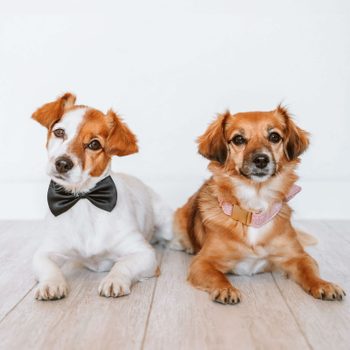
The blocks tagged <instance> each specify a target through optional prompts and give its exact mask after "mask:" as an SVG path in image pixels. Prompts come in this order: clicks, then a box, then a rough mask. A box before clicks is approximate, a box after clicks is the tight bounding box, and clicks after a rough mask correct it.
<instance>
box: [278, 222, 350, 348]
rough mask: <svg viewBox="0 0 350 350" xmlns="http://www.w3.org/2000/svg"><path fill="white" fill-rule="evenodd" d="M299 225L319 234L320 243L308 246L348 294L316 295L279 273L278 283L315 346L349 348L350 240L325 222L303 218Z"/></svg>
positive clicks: (327, 275) (329, 277)
mask: <svg viewBox="0 0 350 350" xmlns="http://www.w3.org/2000/svg"><path fill="white" fill-rule="evenodd" d="M296 226H297V227H300V228H301V229H303V230H305V231H307V232H309V233H311V234H313V235H315V236H316V237H317V239H318V241H319V242H318V245H316V246H315V247H310V248H308V249H307V250H308V251H309V252H310V254H311V255H312V256H313V257H314V258H315V259H316V260H317V262H318V263H319V266H320V270H321V276H322V277H323V278H324V279H326V280H329V281H332V282H334V283H337V284H339V285H340V286H342V287H343V288H344V289H345V291H347V292H348V297H347V298H345V300H344V301H342V302H333V301H323V300H316V299H313V298H312V297H311V296H309V295H308V294H306V293H305V292H304V291H303V290H302V289H301V288H300V287H299V286H298V285H296V284H295V283H294V282H293V281H291V280H288V279H286V278H283V277H282V276H281V275H279V274H277V273H275V274H274V277H275V279H276V283H277V285H278V287H279V288H280V290H281V293H282V295H283V297H284V298H285V301H286V303H287V304H288V306H289V308H290V309H291V310H292V313H293V314H294V317H295V318H296V320H297V322H298V324H299V325H300V327H301V328H302V330H303V332H304V334H305V336H306V338H307V339H308V342H309V343H310V344H311V346H312V347H313V348H315V349H327V350H329V349H332V348H336V349H338V350H340V349H344V350H345V349H349V345H350V327H349V324H350V301H349V294H350V293H349V292H350V276H349V266H350V244H349V243H348V242H346V241H345V240H343V239H342V237H341V236H340V235H337V234H335V232H334V231H333V230H331V229H330V228H329V227H327V226H326V225H324V224H323V223H322V222H316V221H315V222H300V223H297V225H296Z"/></svg>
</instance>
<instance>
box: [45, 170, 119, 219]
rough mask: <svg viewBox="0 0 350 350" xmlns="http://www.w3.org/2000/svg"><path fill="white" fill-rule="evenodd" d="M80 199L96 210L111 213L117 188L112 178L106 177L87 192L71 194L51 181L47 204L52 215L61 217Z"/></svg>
mask: <svg viewBox="0 0 350 350" xmlns="http://www.w3.org/2000/svg"><path fill="white" fill-rule="evenodd" d="M82 198H86V199H88V200H89V201H90V202H91V203H92V204H93V205H95V206H96V207H97V208H100V209H103V210H106V211H112V209H113V208H114V207H115V205H116V204H117V188H116V187H115V184H114V182H113V180H112V178H111V177H110V176H107V177H106V178H104V179H103V180H101V181H100V182H98V183H97V184H96V185H95V187H94V188H92V189H91V190H90V191H89V192H86V193H78V194H73V193H70V192H67V191H66V190H65V189H64V188H63V187H62V186H60V185H59V184H57V183H56V182H54V181H52V180H51V182H50V186H49V189H48V191H47V202H48V204H49V208H50V210H51V212H52V214H53V215H55V216H58V215H61V214H62V213H64V212H65V211H67V210H69V209H70V208H72V207H73V205H75V204H76V203H77V202H78V201H79V200H80V199H82Z"/></svg>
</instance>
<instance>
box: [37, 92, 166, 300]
mask: <svg viewBox="0 0 350 350" xmlns="http://www.w3.org/2000/svg"><path fill="white" fill-rule="evenodd" d="M33 118H34V119H35V120H36V121H38V122H39V123H40V124H42V125H43V126H45V127H46V128H47V129H48V137H47V144H46V147H47V152H48V174H49V176H50V177H51V179H52V181H51V183H50V186H49V190H48V204H49V208H50V212H49V214H48V215H47V217H46V237H45V241H44V242H43V244H42V245H41V246H40V248H39V249H38V250H37V252H36V253H35V255H34V258H33V267H34V272H35V274H36V277H37V279H38V281H39V284H38V287H37V289H36V292H35V297H36V298H37V299H39V300H51V299H60V298H63V297H65V296H66V295H67V293H68V285H67V282H66V279H65V277H64V275H63V273H62V271H61V269H60V265H61V264H62V263H63V262H64V261H65V260H67V259H71V260H78V261H80V262H82V263H83V264H84V265H85V266H86V267H87V268H89V269H91V270H93V271H110V272H109V273H108V275H107V276H106V277H105V278H104V279H103V280H102V282H101V284H100V286H99V287H98V292H99V294H100V295H101V296H105V297H119V296H122V295H126V294H129V293H130V287H131V285H132V283H134V282H136V281H139V280H142V279H145V278H148V277H152V276H155V275H156V274H157V273H158V272H159V271H158V266H157V260H156V256H155V251H154V250H153V248H152V246H151V245H150V243H149V242H150V241H151V240H170V239H171V238H172V213H171V210H170V209H169V208H168V206H167V205H165V204H164V202H163V201H162V200H161V199H160V198H159V197H158V195H156V194H155V193H154V192H153V191H152V190H151V189H150V188H149V187H147V186H146V185H144V184H143V183H142V182H141V181H139V180H138V179H136V178H134V177H132V176H128V175H123V174H115V173H113V172H112V171H111V167H110V163H111V157H112V156H126V155H129V154H133V153H136V152H137V151H138V147H137V141H136V137H135V135H134V134H133V133H132V132H131V131H130V130H129V128H128V127H127V126H126V124H124V123H123V122H122V121H121V120H120V118H119V117H118V116H117V115H116V114H115V113H114V112H113V111H112V110H110V111H109V112H108V113H107V114H106V115H105V114H103V113H102V112H100V111H98V110H96V109H94V108H90V107H87V106H83V105H76V104H75V96H74V95H72V94H70V93H66V94H65V95H63V96H62V97H60V98H58V99H57V100H56V101H54V102H49V103H46V104H45V105H43V106H42V107H41V108H39V109H38V110H37V111H36V112H35V113H34V114H33Z"/></svg>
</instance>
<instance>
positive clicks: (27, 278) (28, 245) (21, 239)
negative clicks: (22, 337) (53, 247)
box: [0, 221, 42, 321]
mask: <svg viewBox="0 0 350 350" xmlns="http://www.w3.org/2000/svg"><path fill="white" fill-rule="evenodd" d="M40 225H41V223H40V222H36V221H19V222H9V221H8V222H1V224H0V227H1V230H0V232H1V233H0V246H1V249H0V266H1V269H0V300H1V303H0V321H1V319H3V318H4V317H5V315H6V314H7V313H8V312H9V311H10V310H11V309H12V308H13V307H15V305H16V304H17V303H18V302H19V301H20V300H21V299H22V298H23V297H24V296H25V295H26V294H27V293H28V292H29V291H30V290H31V289H32V288H33V286H34V285H35V280H34V276H33V274H32V271H31V266H32V264H31V261H32V256H33V253H34V251H35V249H36V248H37V246H38V245H39V243H40V237H41V235H42V232H41V230H40Z"/></svg>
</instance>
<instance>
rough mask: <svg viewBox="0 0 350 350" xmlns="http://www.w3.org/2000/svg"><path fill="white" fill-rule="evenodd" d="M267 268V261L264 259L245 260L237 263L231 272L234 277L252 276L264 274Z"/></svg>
mask: <svg viewBox="0 0 350 350" xmlns="http://www.w3.org/2000/svg"><path fill="white" fill-rule="evenodd" d="M267 266H268V261H267V260H266V259H259V258H246V259H243V260H241V261H239V262H238V263H237V264H236V265H235V267H234V268H233V270H232V272H233V273H234V274H236V275H248V276H251V275H254V274H256V273H260V272H264V270H265V268H266V267H267Z"/></svg>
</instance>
